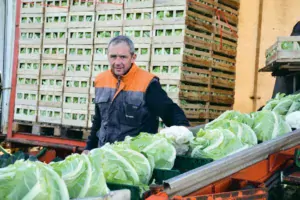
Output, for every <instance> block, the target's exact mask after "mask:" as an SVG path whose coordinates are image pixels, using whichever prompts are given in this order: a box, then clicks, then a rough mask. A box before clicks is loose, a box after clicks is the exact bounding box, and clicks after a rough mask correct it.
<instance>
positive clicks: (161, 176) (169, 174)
mask: <svg viewBox="0 0 300 200" xmlns="http://www.w3.org/2000/svg"><path fill="white" fill-rule="evenodd" d="M178 175H180V171H179V170H167V169H154V170H153V174H152V178H151V180H150V182H152V181H155V183H156V184H162V183H163V181H165V180H168V179H170V178H173V177H175V176H178Z"/></svg>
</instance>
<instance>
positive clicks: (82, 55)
mask: <svg viewBox="0 0 300 200" xmlns="http://www.w3.org/2000/svg"><path fill="white" fill-rule="evenodd" d="M92 58H93V45H68V55H67V60H76V61H78V60H86V61H92Z"/></svg>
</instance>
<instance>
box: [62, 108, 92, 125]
mask: <svg viewBox="0 0 300 200" xmlns="http://www.w3.org/2000/svg"><path fill="white" fill-rule="evenodd" d="M87 120H88V110H75V109H63V118H62V124H63V125H68V126H78V127H84V128H86V127H87Z"/></svg>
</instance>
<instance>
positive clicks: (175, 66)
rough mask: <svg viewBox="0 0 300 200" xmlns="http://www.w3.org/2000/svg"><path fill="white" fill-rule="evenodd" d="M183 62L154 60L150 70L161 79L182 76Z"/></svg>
mask: <svg viewBox="0 0 300 200" xmlns="http://www.w3.org/2000/svg"><path fill="white" fill-rule="evenodd" d="M181 66H182V63H181V62H152V63H151V65H150V72H151V73H152V74H154V75H156V76H158V77H159V78H160V79H176V80H179V79H180V77H181V73H182V71H181Z"/></svg>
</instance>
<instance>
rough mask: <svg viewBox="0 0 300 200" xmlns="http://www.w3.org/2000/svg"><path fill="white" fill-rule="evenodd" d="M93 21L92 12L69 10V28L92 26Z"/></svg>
mask: <svg viewBox="0 0 300 200" xmlns="http://www.w3.org/2000/svg"><path fill="white" fill-rule="evenodd" d="M94 22H95V13H94V12H70V13H69V23H68V27H69V28H93V27H94Z"/></svg>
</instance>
